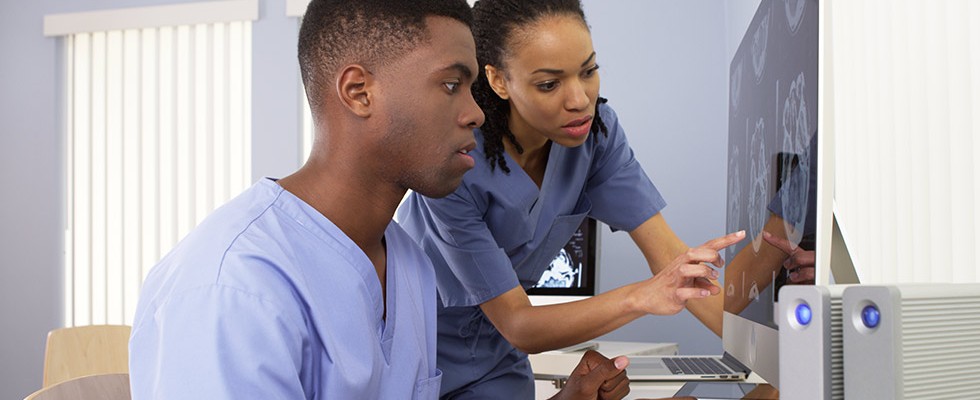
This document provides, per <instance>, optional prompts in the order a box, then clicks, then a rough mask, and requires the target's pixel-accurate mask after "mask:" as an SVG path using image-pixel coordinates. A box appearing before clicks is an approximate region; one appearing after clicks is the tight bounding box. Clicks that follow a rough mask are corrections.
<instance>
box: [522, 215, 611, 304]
mask: <svg viewBox="0 0 980 400" xmlns="http://www.w3.org/2000/svg"><path fill="white" fill-rule="evenodd" d="M596 225H597V224H596V221H595V220H594V219H592V218H585V220H583V221H582V224H581V225H579V227H578V229H577V230H576V231H575V233H574V234H572V237H571V238H570V239H569V240H568V242H567V243H565V246H564V247H562V249H561V250H559V252H558V254H557V255H556V256H555V258H554V259H552V261H551V263H550V264H549V265H548V267H547V268H546V269H545V270H544V272H542V273H541V277H540V278H539V279H538V282H537V283H536V284H535V285H534V286H532V287H530V288H528V289H527V294H528V296H529V297H530V299H531V303H532V304H534V305H547V304H556V303H564V302H568V301H575V300H581V299H584V298H586V297H589V296H594V295H595V292H596V287H597V285H596V259H597V255H598V254H597V252H598V246H597V243H598V234H599V232H597V230H596V229H597V227H596Z"/></svg>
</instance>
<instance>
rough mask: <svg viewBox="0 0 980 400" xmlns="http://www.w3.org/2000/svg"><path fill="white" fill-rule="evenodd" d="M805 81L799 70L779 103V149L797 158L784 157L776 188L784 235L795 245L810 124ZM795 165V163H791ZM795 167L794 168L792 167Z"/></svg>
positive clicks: (802, 203)
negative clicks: (780, 183)
mask: <svg viewBox="0 0 980 400" xmlns="http://www.w3.org/2000/svg"><path fill="white" fill-rule="evenodd" d="M805 85H806V80H805V78H804V76H803V73H802V72H800V74H799V75H798V76H797V77H796V79H795V80H794V81H793V83H792V84H791V85H790V89H789V93H788V94H787V96H786V100H785V101H784V102H783V117H782V121H781V123H780V124H781V125H782V129H783V151H784V152H787V153H790V154H795V155H796V156H797V157H798V159H797V162H795V163H794V162H793V158H792V157H785V158H784V159H783V165H782V169H781V171H782V176H781V177H780V182H782V188H781V189H780V191H779V196H780V201H781V202H782V210H783V215H782V217H783V226H784V227H785V228H786V237H787V238H788V239H789V240H790V242H791V243H793V244H798V243H799V242H800V239H801V238H802V236H803V223H804V222H806V213H807V190H809V182H808V178H809V173H810V151H809V148H808V147H809V142H810V135H809V133H810V124H809V121H808V120H807V105H806V99H805V98H804V97H803V93H804V87H805ZM794 164H795V165H794ZM794 169H798V170H794Z"/></svg>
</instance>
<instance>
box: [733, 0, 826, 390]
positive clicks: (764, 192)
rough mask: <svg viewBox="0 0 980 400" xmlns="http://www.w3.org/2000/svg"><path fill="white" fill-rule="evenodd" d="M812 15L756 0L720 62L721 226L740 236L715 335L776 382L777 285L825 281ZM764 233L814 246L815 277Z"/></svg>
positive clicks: (817, 56)
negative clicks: (724, 126)
mask: <svg viewBox="0 0 980 400" xmlns="http://www.w3.org/2000/svg"><path fill="white" fill-rule="evenodd" d="M820 14H821V9H820V5H819V4H818V2H817V1H816V0H763V1H762V2H761V4H760V5H759V8H758V10H757V11H756V13H755V16H754V17H753V19H752V22H751V24H750V25H749V28H748V29H747V31H746V33H745V35H744V36H743V38H742V42H741V44H740V45H739V47H738V50H737V51H736V52H735V55H734V57H733V58H732V62H731V65H730V69H729V72H730V77H731V79H730V81H729V95H730V96H729V119H728V135H729V141H728V211H727V214H728V218H727V228H728V229H727V230H728V231H729V232H734V231H737V230H741V229H744V230H745V231H746V234H747V235H746V236H747V238H746V240H744V241H742V242H741V243H739V244H737V245H735V246H733V247H731V248H729V249H727V250H726V254H725V258H726V267H725V279H724V285H725V312H724V322H723V340H722V341H723V344H724V348H725V352H727V353H729V354H731V355H733V356H734V357H736V358H737V359H738V360H739V361H740V362H742V363H743V364H745V365H746V366H748V367H749V368H750V369H752V370H753V371H754V372H756V373H757V374H759V375H760V376H761V377H762V378H763V379H765V380H766V381H767V382H769V383H770V384H772V385H774V386H776V387H778V384H779V353H778V351H779V332H778V329H779V328H778V326H777V323H776V319H775V318H774V315H778V314H777V313H778V307H779V304H778V293H779V288H780V287H781V286H782V285H785V284H813V283H814V281H816V282H817V283H820V284H825V283H827V282H826V280H827V274H828V272H826V270H827V268H826V267H825V265H827V264H828V262H829V260H828V258H829V246H830V240H829V232H830V229H831V228H830V226H831V221H832V219H831V218H832V217H831V211H832V202H833V194H832V192H831V190H832V176H833V172H832V170H831V169H830V168H832V164H831V163H829V162H828V161H829V160H832V150H833V148H832V146H828V145H827V144H828V143H830V140H829V139H830V138H829V137H828V135H827V134H826V133H825V132H824V131H820V132H819V135H818V130H817V125H818V123H817V121H818V119H819V118H823V114H820V113H818V104H819V103H818V102H819V98H818V94H819V93H818V92H819V90H818V88H819V87H820V86H819V83H820V81H821V80H822V79H823V77H822V76H820V75H819V73H820V71H822V70H823V69H822V68H818V66H819V65H820V63H821V62H822V56H821V47H820V35H819V32H820V27H819V21H820V20H821V15H820ZM820 107H823V105H820ZM828 171H830V172H828ZM828 173H829V177H830V179H831V180H829V182H830V184H829V185H828V179H827V178H828ZM764 230H765V231H766V232H769V233H770V234H773V235H774V236H776V237H778V238H782V239H786V240H787V241H788V242H789V243H791V244H792V248H794V249H795V248H797V246H798V248H799V249H800V250H799V251H808V252H811V251H812V252H814V253H815V254H816V257H817V262H816V264H815V267H816V269H815V275H816V277H817V278H816V279H814V280H806V281H800V280H799V279H797V280H795V281H794V280H793V279H791V275H790V272H789V271H787V270H786V268H784V267H783V261H784V260H785V258H786V256H785V254H784V253H783V252H780V251H779V250H776V248H775V247H772V246H771V245H769V244H768V242H767V241H765V240H764V239H763V237H762V232H763V231H764ZM797 272H801V271H797ZM796 277H797V278H799V277H800V275H796Z"/></svg>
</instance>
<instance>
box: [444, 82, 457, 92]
mask: <svg viewBox="0 0 980 400" xmlns="http://www.w3.org/2000/svg"><path fill="white" fill-rule="evenodd" d="M443 85H446V89H449V93H456V89H457V88H459V82H444V83H443Z"/></svg>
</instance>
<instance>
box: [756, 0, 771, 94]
mask: <svg viewBox="0 0 980 400" xmlns="http://www.w3.org/2000/svg"><path fill="white" fill-rule="evenodd" d="M766 6H767V4H766V3H763V5H762V6H761V7H766ZM766 8H767V11H766V14H765V17H762V23H760V24H758V25H756V26H755V33H753V34H752V68H753V70H754V71H755V81H756V82H759V81H761V80H762V74H763V73H764V72H765V71H766V48H767V47H768V46H769V14H770V12H769V11H768V9H769V8H768V7H766Z"/></svg>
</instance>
